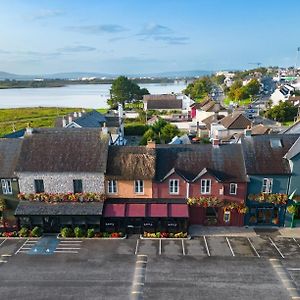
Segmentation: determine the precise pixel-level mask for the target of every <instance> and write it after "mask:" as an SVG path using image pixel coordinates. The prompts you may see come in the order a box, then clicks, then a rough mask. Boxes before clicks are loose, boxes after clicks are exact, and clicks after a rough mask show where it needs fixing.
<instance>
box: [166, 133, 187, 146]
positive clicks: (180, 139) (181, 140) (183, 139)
mask: <svg viewBox="0 0 300 300" xmlns="http://www.w3.org/2000/svg"><path fill="white" fill-rule="evenodd" d="M169 144H170V145H190V144H191V140H190V139H189V137H188V135H187V134H184V135H182V136H175V137H173V139H172V141H171V142H170V143H169Z"/></svg>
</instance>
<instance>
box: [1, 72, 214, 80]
mask: <svg viewBox="0 0 300 300" xmlns="http://www.w3.org/2000/svg"><path fill="white" fill-rule="evenodd" d="M212 73H213V71H205V70H196V71H178V72H160V73H159V72H158V73H138V74H122V75H125V76H128V77H168V78H183V77H198V76H204V75H210V74H212ZM119 75H121V74H108V73H97V72H65V73H54V74H36V75H19V74H13V73H8V72H1V71H0V80H5V79H10V80H33V79H35V78H43V79H79V78H83V77H96V78H102V77H106V78H115V77H117V76H119Z"/></svg>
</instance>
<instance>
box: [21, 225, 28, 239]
mask: <svg viewBox="0 0 300 300" xmlns="http://www.w3.org/2000/svg"><path fill="white" fill-rule="evenodd" d="M28 236H29V230H28V228H26V227H22V228H21V229H20V230H19V237H28Z"/></svg>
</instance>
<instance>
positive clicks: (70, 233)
mask: <svg viewBox="0 0 300 300" xmlns="http://www.w3.org/2000/svg"><path fill="white" fill-rule="evenodd" d="M60 234H61V236H62V237H64V238H67V237H73V236H74V232H73V230H72V229H71V228H69V227H64V228H62V229H61V231H60Z"/></svg>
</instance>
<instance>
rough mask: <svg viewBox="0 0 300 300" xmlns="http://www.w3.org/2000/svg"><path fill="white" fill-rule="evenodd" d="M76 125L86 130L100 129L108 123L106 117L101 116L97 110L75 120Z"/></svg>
mask: <svg viewBox="0 0 300 300" xmlns="http://www.w3.org/2000/svg"><path fill="white" fill-rule="evenodd" d="M73 122H75V123H76V124H78V125H79V126H81V127H85V128H97V127H100V125H101V124H103V123H104V122H106V118H105V116H104V115H102V114H100V113H99V112H98V111H96V110H92V111H90V112H87V113H84V114H83V115H82V116H81V117H79V118H75V119H74V120H73Z"/></svg>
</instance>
